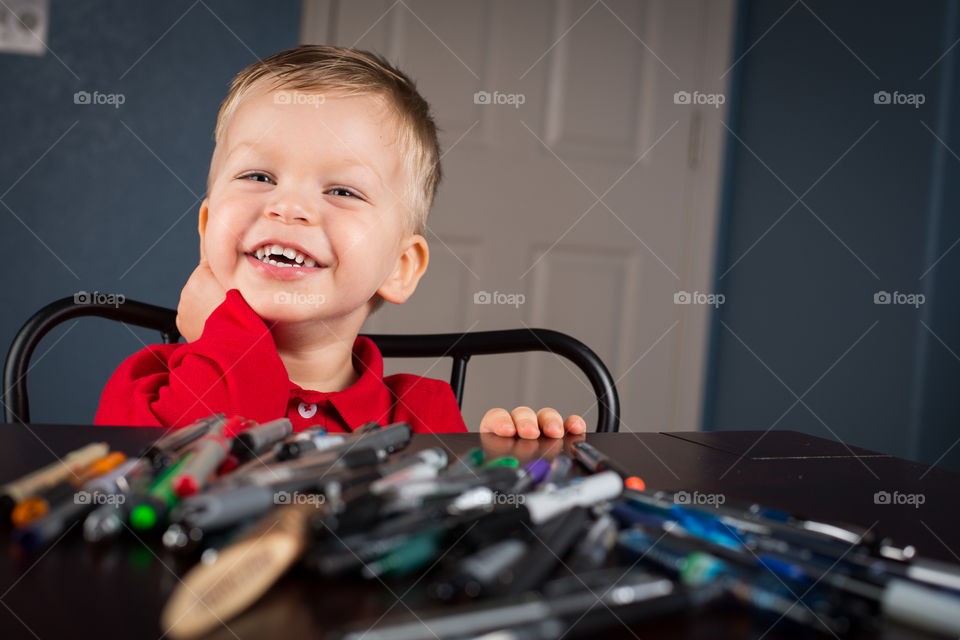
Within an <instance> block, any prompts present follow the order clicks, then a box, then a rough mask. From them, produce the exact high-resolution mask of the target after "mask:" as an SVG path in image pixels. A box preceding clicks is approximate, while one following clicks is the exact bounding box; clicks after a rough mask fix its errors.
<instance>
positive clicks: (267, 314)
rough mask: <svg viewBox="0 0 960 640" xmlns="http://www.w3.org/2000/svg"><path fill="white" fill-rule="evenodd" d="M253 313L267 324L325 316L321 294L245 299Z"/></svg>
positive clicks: (278, 295) (253, 296)
mask: <svg viewBox="0 0 960 640" xmlns="http://www.w3.org/2000/svg"><path fill="white" fill-rule="evenodd" d="M244 298H245V299H246V300H247V304H249V305H250V308H251V309H253V311H254V313H256V314H257V315H258V316H260V317H261V318H262V319H263V320H264V321H267V322H284V323H286V322H303V321H306V320H315V319H316V318H318V317H322V316H324V315H326V313H325V311H327V309H326V308H325V307H326V300H325V299H324V296H323V295H322V294H304V293H292V294H288V293H277V294H271V293H263V294H259V295H251V296H249V297H247V296H246V295H244Z"/></svg>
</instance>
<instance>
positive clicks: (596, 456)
mask: <svg viewBox="0 0 960 640" xmlns="http://www.w3.org/2000/svg"><path fill="white" fill-rule="evenodd" d="M573 456H574V457H575V458H576V459H577V460H578V461H579V462H580V463H581V464H583V466H585V467H586V468H587V469H589V470H590V471H592V472H594V473H597V472H600V471H616V472H617V473H619V474H620V477H621V478H623V479H624V480H626V479H627V478H629V477H631V476H632V475H633V474H632V473H628V472H627V470H626V469H624V468H623V467H621V466H620V465H618V464H617V463H616V462H614V461H613V460H611V459H610V457H609V456H607V455H606V454H604V453H601V452H600V451H599V450H598V449H597V448H596V447H595V446H593V445H592V444H590V443H589V442H584V441H581V442H575V443H574V444H573Z"/></svg>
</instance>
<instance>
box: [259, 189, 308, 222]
mask: <svg viewBox="0 0 960 640" xmlns="http://www.w3.org/2000/svg"><path fill="white" fill-rule="evenodd" d="M264 214H265V215H266V217H268V218H270V219H272V220H276V221H278V222H285V223H287V224H298V223H300V224H304V223H306V224H310V223H314V222H316V220H317V215H318V214H317V213H316V211H314V210H313V209H312V208H311V207H310V206H309V205H307V204H305V203H303V202H301V201H300V200H299V199H298V198H295V197H292V196H288V197H285V198H282V199H278V200H275V201H273V202H271V203H269V204H268V205H267V207H266V209H265V210H264Z"/></svg>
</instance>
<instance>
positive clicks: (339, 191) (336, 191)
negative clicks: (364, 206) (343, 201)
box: [327, 187, 363, 200]
mask: <svg viewBox="0 0 960 640" xmlns="http://www.w3.org/2000/svg"><path fill="white" fill-rule="evenodd" d="M327 193H330V194H333V195H335V196H346V197H348V198H358V199H360V200H362V199H363V198H360V196H359V195H357V194H356V193H354V192H353V191H351V190H350V189H347V188H345V187H331V188H330V189H328V190H327Z"/></svg>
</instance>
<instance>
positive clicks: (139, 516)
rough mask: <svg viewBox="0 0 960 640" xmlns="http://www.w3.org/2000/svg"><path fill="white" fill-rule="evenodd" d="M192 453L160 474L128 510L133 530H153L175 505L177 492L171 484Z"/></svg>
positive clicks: (185, 455)
mask: <svg viewBox="0 0 960 640" xmlns="http://www.w3.org/2000/svg"><path fill="white" fill-rule="evenodd" d="M193 455H194V454H193V453H190V452H188V453H186V454H184V456H183V457H182V458H180V460H178V461H177V462H175V463H174V464H173V466H171V467H170V468H168V469H166V470H165V471H164V472H163V473H161V474H160V475H159V476H158V477H157V479H156V480H155V481H154V482H153V484H151V485H150V487H149V488H148V489H147V490H146V492H145V493H144V494H143V495H142V496H140V497H139V498H138V499H135V500H134V504H133V505H132V506H131V508H130V524H131V525H132V526H133V528H134V529H140V530H141V531H147V530H150V529H153V528H154V527H155V526H156V525H157V523H158V522H159V520H160V519H161V518H162V517H163V516H165V515H166V514H167V513H168V512H169V511H170V509H171V508H173V506H174V505H176V504H177V500H178V496H177V492H176V491H174V489H173V482H174V479H175V478H176V477H177V475H178V474H179V473H180V470H181V469H182V468H183V467H184V465H185V464H186V463H188V462H189V461H190V458H191V457H192V456H193Z"/></svg>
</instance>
